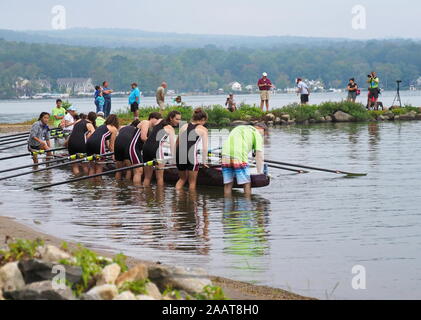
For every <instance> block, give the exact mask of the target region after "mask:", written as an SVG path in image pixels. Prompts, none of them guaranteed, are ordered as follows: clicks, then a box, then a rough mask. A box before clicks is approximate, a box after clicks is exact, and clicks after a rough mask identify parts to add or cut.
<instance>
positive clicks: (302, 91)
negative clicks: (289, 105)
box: [297, 78, 310, 105]
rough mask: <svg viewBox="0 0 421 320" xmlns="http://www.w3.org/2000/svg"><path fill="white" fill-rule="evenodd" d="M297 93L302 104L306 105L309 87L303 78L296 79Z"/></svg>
mask: <svg viewBox="0 0 421 320" xmlns="http://www.w3.org/2000/svg"><path fill="white" fill-rule="evenodd" d="M297 94H298V95H300V100H301V104H302V105H306V104H307V103H308V102H309V97H310V89H309V87H308V85H307V84H306V83H305V82H304V81H303V79H301V78H298V79H297Z"/></svg>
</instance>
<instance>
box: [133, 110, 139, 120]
mask: <svg viewBox="0 0 421 320" xmlns="http://www.w3.org/2000/svg"><path fill="white" fill-rule="evenodd" d="M133 115H134V118H135V120H136V119H139V110H136V111H135V112H133Z"/></svg>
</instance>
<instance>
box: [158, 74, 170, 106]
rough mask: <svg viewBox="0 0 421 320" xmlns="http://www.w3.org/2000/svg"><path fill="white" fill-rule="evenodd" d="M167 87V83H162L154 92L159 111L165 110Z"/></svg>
mask: <svg viewBox="0 0 421 320" xmlns="http://www.w3.org/2000/svg"><path fill="white" fill-rule="evenodd" d="M167 87H168V85H167V83H166V82H165V81H164V82H162V83H161V86H159V87H158V89H157V90H156V103H157V104H158V106H159V109H160V110H161V111H164V110H165V89H166V88H167Z"/></svg>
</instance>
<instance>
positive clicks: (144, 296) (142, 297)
mask: <svg viewBox="0 0 421 320" xmlns="http://www.w3.org/2000/svg"><path fill="white" fill-rule="evenodd" d="M136 300H144V301H146V300H156V299H154V298H152V297H150V296H146V295H144V294H141V295H138V296H136Z"/></svg>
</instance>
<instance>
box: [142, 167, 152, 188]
mask: <svg viewBox="0 0 421 320" xmlns="http://www.w3.org/2000/svg"><path fill="white" fill-rule="evenodd" d="M144 171H145V179H144V180H143V186H144V187H150V186H151V180H152V175H153V168H152V167H145V169H144Z"/></svg>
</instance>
